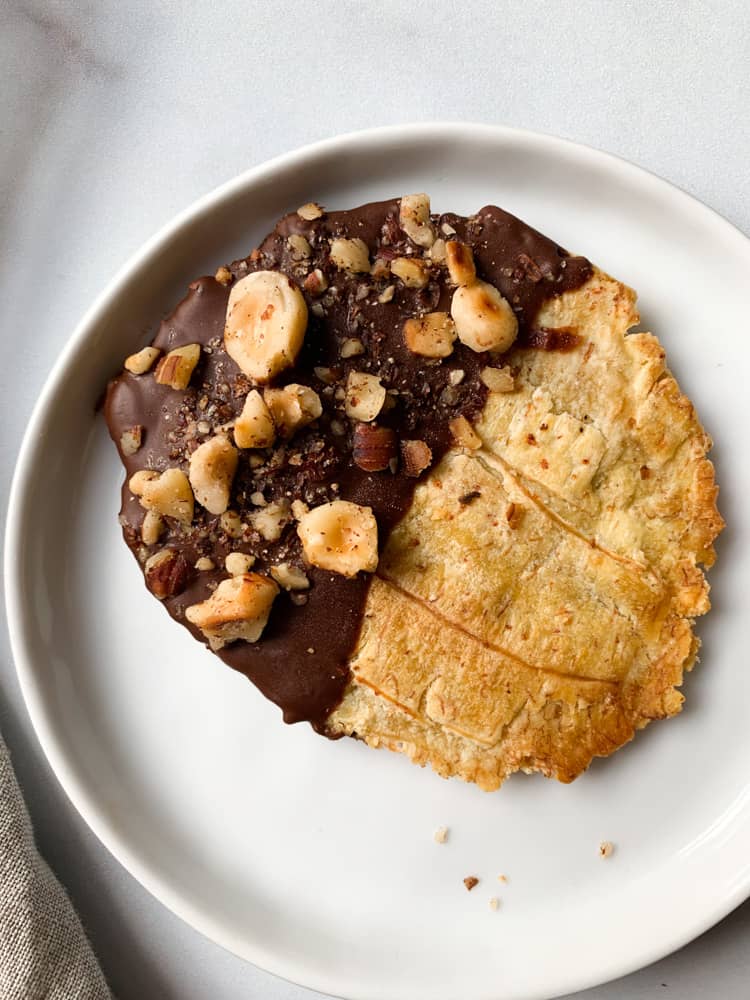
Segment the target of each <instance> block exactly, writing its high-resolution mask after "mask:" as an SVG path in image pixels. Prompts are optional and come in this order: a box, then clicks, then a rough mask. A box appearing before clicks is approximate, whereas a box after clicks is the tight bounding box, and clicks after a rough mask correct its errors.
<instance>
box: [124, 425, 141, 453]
mask: <svg viewBox="0 0 750 1000" xmlns="http://www.w3.org/2000/svg"><path fill="white" fill-rule="evenodd" d="M142 443H143V425H142V424H136V425H135V426H134V427H129V428H128V429H127V430H126V431H123V432H122V434H121V435H120V451H121V452H122V453H123V455H127V456H128V457H130V456H131V455H135V453H136V452H137V451H138V450H139V449H140V447H141V444H142Z"/></svg>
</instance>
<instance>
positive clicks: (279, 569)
mask: <svg viewBox="0 0 750 1000" xmlns="http://www.w3.org/2000/svg"><path fill="white" fill-rule="evenodd" d="M271 576H272V577H273V578H274V580H275V581H276V582H277V583H278V584H279V585H280V586H282V587H283V588H284V590H307V589H308V588H309V586H310V580H309V579H308V577H307V576H305V574H304V573H303V572H302V570H299V569H296V568H295V567H294V566H291V565H290V564H289V563H288V562H282V563H279V564H278V566H272V567H271Z"/></svg>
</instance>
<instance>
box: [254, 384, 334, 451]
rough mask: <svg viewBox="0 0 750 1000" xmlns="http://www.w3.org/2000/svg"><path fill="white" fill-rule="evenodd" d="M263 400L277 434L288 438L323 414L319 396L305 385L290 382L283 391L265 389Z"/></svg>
mask: <svg viewBox="0 0 750 1000" xmlns="http://www.w3.org/2000/svg"><path fill="white" fill-rule="evenodd" d="M263 399H264V400H265V404H266V406H267V407H268V410H269V412H270V414H271V416H272V418H273V422H274V423H275V424H276V428H277V430H278V432H279V434H280V435H281V436H282V437H284V438H290V437H291V436H292V434H294V432H295V431H296V430H297V429H298V428H300V427H305V426H306V425H307V424H310V423H312V421H313V420H317V419H318V417H319V416H320V415H321V413H322V412H323V406H322V405H321V402H320V396H319V395H318V394H317V392H316V391H315V390H314V389H310V388H309V387H308V386H306V385H298V384H297V383H296V382H291V383H290V384H289V385H285V386H284V388H283V389H266V390H265V392H264V393H263Z"/></svg>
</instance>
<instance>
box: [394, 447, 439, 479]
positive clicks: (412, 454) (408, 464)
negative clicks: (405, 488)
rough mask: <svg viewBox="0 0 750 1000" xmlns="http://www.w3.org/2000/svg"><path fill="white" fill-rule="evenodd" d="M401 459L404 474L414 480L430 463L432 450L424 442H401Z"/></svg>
mask: <svg viewBox="0 0 750 1000" xmlns="http://www.w3.org/2000/svg"><path fill="white" fill-rule="evenodd" d="M401 459H402V461H403V464H404V473H405V474H406V475H407V476H412V477H414V478H416V477H417V476H419V475H421V474H422V473H423V472H424V470H425V469H427V468H429V467H430V464H431V463H432V449H431V448H430V446H429V445H428V444H427V442H426V441H402V442H401Z"/></svg>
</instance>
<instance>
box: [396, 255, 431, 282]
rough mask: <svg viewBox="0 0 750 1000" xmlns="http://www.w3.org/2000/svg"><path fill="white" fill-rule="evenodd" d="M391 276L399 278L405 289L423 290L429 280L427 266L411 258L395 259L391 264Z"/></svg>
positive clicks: (421, 261)
mask: <svg viewBox="0 0 750 1000" xmlns="http://www.w3.org/2000/svg"><path fill="white" fill-rule="evenodd" d="M391 274H395V276H396V277H397V278H400V279H401V281H402V282H403V283H404V284H405V285H406V287H407V288H424V286H425V285H426V284H427V282H428V281H429V280H430V269H429V267H428V266H427V264H425V262H424V261H423V260H415V259H414V258H413V257H397V258H396V259H395V260H394V261H392V262H391Z"/></svg>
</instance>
